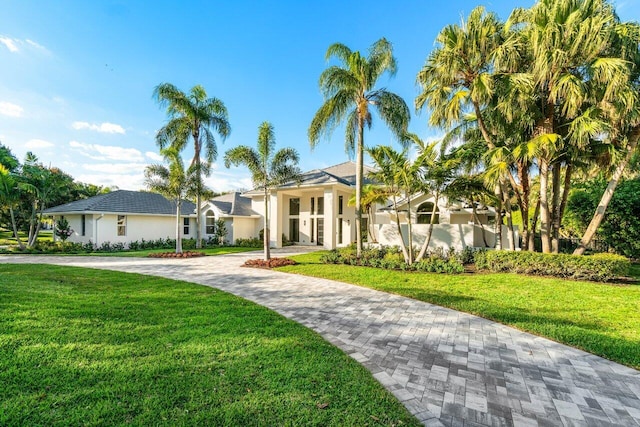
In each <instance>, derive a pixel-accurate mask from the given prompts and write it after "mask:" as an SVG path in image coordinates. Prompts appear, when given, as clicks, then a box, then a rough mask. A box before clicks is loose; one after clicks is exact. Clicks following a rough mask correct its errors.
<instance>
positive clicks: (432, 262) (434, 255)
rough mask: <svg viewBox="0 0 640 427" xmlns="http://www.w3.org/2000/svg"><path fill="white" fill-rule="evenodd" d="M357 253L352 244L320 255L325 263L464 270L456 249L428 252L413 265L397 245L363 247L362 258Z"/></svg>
mask: <svg viewBox="0 0 640 427" xmlns="http://www.w3.org/2000/svg"><path fill="white" fill-rule="evenodd" d="M416 253H417V251H416ZM356 254H357V252H356V247H355V246H354V245H350V246H346V247H344V248H340V249H334V250H332V251H329V252H327V253H326V254H324V255H322V256H321V257H320V261H321V262H323V263H325V264H347V265H359V266H365V267H375V268H384V269H387V270H406V271H423V272H430V273H462V272H464V265H463V264H462V262H461V256H460V254H457V253H456V252H455V251H449V252H445V251H443V250H442V249H439V250H436V251H433V252H431V253H428V254H427V255H426V256H425V257H424V258H423V259H422V260H420V261H419V262H416V263H414V264H412V265H408V264H407V263H406V262H405V260H404V256H403V255H402V252H401V250H400V248H398V247H397V246H393V247H387V246H383V247H380V248H368V249H363V250H362V256H361V257H360V258H358V257H357V255H356Z"/></svg>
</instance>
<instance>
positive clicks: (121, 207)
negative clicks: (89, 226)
mask: <svg viewBox="0 0 640 427" xmlns="http://www.w3.org/2000/svg"><path fill="white" fill-rule="evenodd" d="M195 208H196V206H195V204H194V203H191V202H189V201H186V200H185V201H183V202H182V206H181V208H180V212H181V213H182V215H191V214H194V212H195ZM81 212H92V213H100V212H114V213H125V214H149V215H175V214H176V204H175V203H174V202H172V201H170V200H167V199H166V198H164V197H163V196H161V195H160V194H157V193H147V192H144V191H128V190H117V191H112V192H110V193H106V194H100V195H97V196H94V197H90V198H88V199H84V200H76V201H75V202H71V203H67V204H64V205H60V206H55V207H52V208H49V209H46V210H45V211H44V213H45V214H55V213H81Z"/></svg>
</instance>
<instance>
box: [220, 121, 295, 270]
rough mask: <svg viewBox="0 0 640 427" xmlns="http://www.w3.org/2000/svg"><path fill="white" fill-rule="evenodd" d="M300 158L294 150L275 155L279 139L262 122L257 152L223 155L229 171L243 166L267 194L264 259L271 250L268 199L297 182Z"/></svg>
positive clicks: (248, 150)
mask: <svg viewBox="0 0 640 427" xmlns="http://www.w3.org/2000/svg"><path fill="white" fill-rule="evenodd" d="M299 161H300V157H299V156H298V152H297V151H296V150H295V149H293V148H289V147H287V148H281V149H280V150H278V151H276V138H275V134H274V131H273V126H272V125H271V123H269V122H263V123H262V124H261V125H260V126H259V127H258V147H257V150H255V149H253V148H251V147H248V146H246V145H239V146H237V147H235V148H232V149H230V150H227V152H226V153H225V155H224V164H225V166H226V167H231V165H234V166H238V165H244V166H246V167H247V168H248V169H249V171H250V172H251V180H252V181H253V184H254V185H255V186H256V187H258V188H262V191H263V193H264V233H263V239H264V259H265V260H268V259H270V258H271V252H270V250H269V238H270V237H269V203H268V200H269V196H270V193H271V190H272V189H273V188H274V187H277V186H278V185H282V184H284V183H285V182H289V181H294V180H297V179H298V177H299V176H300V169H299V168H298V162H299Z"/></svg>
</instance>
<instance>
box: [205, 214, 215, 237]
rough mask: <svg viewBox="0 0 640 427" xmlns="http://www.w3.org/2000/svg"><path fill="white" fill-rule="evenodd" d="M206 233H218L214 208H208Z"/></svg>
mask: <svg viewBox="0 0 640 427" xmlns="http://www.w3.org/2000/svg"><path fill="white" fill-rule="evenodd" d="M206 226H207V228H206V234H215V233H216V217H215V215H214V214H213V211H212V210H208V211H207V214H206Z"/></svg>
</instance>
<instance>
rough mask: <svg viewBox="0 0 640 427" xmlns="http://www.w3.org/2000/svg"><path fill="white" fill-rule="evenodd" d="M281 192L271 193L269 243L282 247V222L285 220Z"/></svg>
mask: <svg viewBox="0 0 640 427" xmlns="http://www.w3.org/2000/svg"><path fill="white" fill-rule="evenodd" d="M282 200H283V197H282V194H281V193H275V194H271V196H270V199H269V224H270V225H269V231H270V233H271V234H270V235H269V244H270V245H271V247H275V248H281V247H282V229H283V227H282V224H283V221H284V218H283V217H284V214H285V210H284V203H283V202H282Z"/></svg>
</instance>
